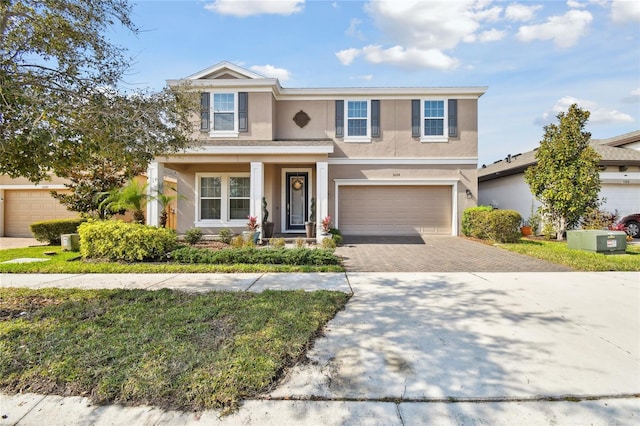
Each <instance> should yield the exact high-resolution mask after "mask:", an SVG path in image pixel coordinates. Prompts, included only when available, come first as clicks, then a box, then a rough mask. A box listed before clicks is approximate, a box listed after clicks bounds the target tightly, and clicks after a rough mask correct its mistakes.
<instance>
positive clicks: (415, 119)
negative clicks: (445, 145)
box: [411, 99, 458, 142]
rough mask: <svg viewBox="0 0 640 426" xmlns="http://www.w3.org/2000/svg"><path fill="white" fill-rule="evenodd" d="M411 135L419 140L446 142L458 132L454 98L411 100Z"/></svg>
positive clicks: (456, 107)
mask: <svg viewBox="0 0 640 426" xmlns="http://www.w3.org/2000/svg"><path fill="white" fill-rule="evenodd" d="M411 109H412V135H413V137H419V138H420V141H421V142H448V141H449V138H450V137H455V136H457V134H458V103H457V100H456V99H422V100H418V99H416V100H414V101H412V107H411Z"/></svg>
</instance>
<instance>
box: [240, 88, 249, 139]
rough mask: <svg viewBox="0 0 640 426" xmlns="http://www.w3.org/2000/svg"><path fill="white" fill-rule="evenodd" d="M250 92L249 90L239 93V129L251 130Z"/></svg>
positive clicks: (241, 130)
mask: <svg viewBox="0 0 640 426" xmlns="http://www.w3.org/2000/svg"><path fill="white" fill-rule="evenodd" d="M248 111H249V94H248V93H247V92H239V93H238V131H240V132H248V131H249V117H248Z"/></svg>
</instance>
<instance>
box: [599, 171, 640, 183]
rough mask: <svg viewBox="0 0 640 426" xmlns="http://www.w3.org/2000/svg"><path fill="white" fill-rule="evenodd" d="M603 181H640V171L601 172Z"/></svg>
mask: <svg viewBox="0 0 640 426" xmlns="http://www.w3.org/2000/svg"><path fill="white" fill-rule="evenodd" d="M600 181H601V182H602V183H625V184H629V183H631V184H637V183H640V172H601V173H600Z"/></svg>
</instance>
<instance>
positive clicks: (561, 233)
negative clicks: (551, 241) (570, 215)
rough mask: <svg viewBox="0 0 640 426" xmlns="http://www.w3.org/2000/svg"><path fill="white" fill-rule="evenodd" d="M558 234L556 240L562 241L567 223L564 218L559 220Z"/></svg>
mask: <svg viewBox="0 0 640 426" xmlns="http://www.w3.org/2000/svg"><path fill="white" fill-rule="evenodd" d="M559 222H560V223H559V226H558V233H557V235H556V240H558V241H563V240H564V231H565V230H566V229H565V228H566V226H567V221H566V220H565V218H564V217H561V218H560V220H559Z"/></svg>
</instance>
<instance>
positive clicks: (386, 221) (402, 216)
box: [338, 186, 452, 235]
mask: <svg viewBox="0 0 640 426" xmlns="http://www.w3.org/2000/svg"><path fill="white" fill-rule="evenodd" d="M338 204H339V206H338V214H339V216H338V226H339V228H340V231H342V233H343V234H345V235H416V234H446V235H450V234H451V212H452V199H451V186H340V187H339V202H338Z"/></svg>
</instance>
